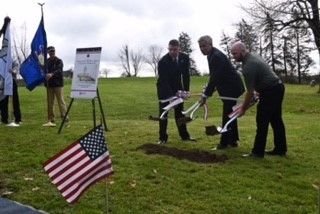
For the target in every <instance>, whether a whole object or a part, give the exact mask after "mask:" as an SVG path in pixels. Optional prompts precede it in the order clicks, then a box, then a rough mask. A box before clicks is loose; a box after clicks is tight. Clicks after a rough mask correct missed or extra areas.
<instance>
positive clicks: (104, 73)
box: [100, 68, 111, 78]
mask: <svg viewBox="0 0 320 214" xmlns="http://www.w3.org/2000/svg"><path fill="white" fill-rule="evenodd" d="M110 72H111V70H110V69H108V68H102V69H101V71H100V74H101V75H103V76H104V77H105V78H107V77H108V75H109V74H110Z"/></svg>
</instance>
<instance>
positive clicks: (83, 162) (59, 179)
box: [52, 155, 92, 185]
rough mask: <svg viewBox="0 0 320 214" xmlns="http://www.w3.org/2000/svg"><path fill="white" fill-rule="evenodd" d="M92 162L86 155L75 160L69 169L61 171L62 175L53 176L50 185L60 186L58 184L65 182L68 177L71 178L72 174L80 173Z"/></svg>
mask: <svg viewBox="0 0 320 214" xmlns="http://www.w3.org/2000/svg"><path fill="white" fill-rule="evenodd" d="M91 162H92V161H91V160H90V158H89V157H88V156H87V155H84V156H83V158H81V159H78V160H76V161H75V162H74V163H73V164H72V166H71V167H70V168H67V169H65V170H62V173H59V175H57V176H54V177H53V179H52V183H54V184H56V185H60V183H63V182H65V181H66V180H68V179H69V178H70V177H72V176H73V175H74V174H76V173H78V172H79V171H81V170H82V169H83V168H85V167H86V166H88V165H89V164H90V163H91Z"/></svg>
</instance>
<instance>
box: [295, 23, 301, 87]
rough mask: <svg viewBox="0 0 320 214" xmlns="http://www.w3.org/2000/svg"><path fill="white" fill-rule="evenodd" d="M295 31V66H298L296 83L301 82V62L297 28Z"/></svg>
mask: <svg viewBox="0 0 320 214" xmlns="http://www.w3.org/2000/svg"><path fill="white" fill-rule="evenodd" d="M295 31H296V42H297V66H298V83H299V84H301V62H300V51H299V49H300V42H299V32H298V29H295Z"/></svg>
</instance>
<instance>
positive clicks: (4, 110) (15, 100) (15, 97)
mask: <svg viewBox="0 0 320 214" xmlns="http://www.w3.org/2000/svg"><path fill="white" fill-rule="evenodd" d="M12 83H13V85H12V107H13V115H14V118H15V122H16V123H19V122H21V111H20V102H19V94H18V86H17V83H16V81H15V80H13V81H12ZM8 104H9V96H6V97H5V98H4V99H3V100H2V101H1V102H0V109H1V122H3V123H8V118H9V114H8Z"/></svg>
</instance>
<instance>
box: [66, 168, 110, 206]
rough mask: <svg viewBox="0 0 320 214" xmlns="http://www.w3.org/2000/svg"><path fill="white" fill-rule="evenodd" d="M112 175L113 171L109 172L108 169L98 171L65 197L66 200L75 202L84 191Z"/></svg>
mask: <svg viewBox="0 0 320 214" xmlns="http://www.w3.org/2000/svg"><path fill="white" fill-rule="evenodd" d="M110 173H112V170H111V169H110V170H107V169H106V168H102V169H101V170H99V171H97V172H96V173H94V174H93V175H92V176H90V177H88V178H87V179H86V180H84V181H83V182H82V183H81V184H80V185H78V187H77V188H76V189H75V190H74V191H72V192H71V193H70V194H68V195H65V196H64V198H66V200H70V201H74V200H75V199H76V198H77V197H78V196H79V195H80V194H81V192H82V191H84V189H85V188H87V187H88V186H89V185H90V184H92V183H93V182H94V181H95V180H97V179H99V178H104V177H106V175H110Z"/></svg>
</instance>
